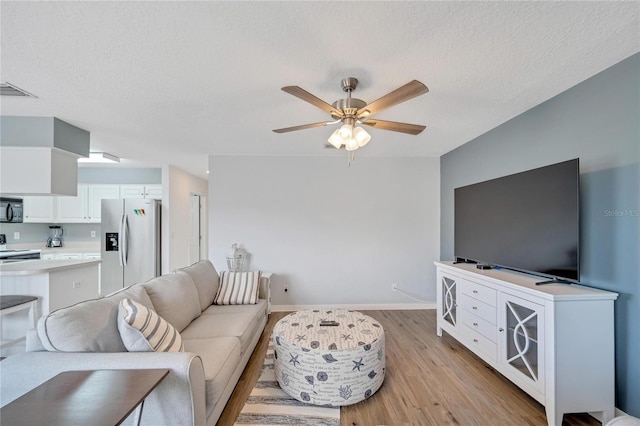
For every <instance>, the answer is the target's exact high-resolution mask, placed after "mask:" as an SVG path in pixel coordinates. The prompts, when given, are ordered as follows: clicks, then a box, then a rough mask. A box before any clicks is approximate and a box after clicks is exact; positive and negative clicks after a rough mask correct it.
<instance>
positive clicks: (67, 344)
mask: <svg viewBox="0 0 640 426" xmlns="http://www.w3.org/2000/svg"><path fill="white" fill-rule="evenodd" d="M218 284H219V277H218V273H217V272H216V270H215V268H214V267H213V265H212V264H211V262H209V261H200V262H198V263H196V264H194V265H191V266H189V267H187V268H183V269H180V270H177V271H174V272H173V273H171V274H167V275H163V276H161V277H158V278H154V279H152V280H150V281H148V282H146V283H141V284H136V285H133V286H131V287H128V288H126V289H124V290H122V291H119V292H116V293H114V294H112V295H109V296H107V297H105V298H101V299H96V300H89V301H85V302H81V303H79V304H76V305H73V306H71V307H68V308H64V309H60V310H57V311H54V312H52V313H50V314H49V315H47V316H45V317H42V318H41V319H40V321H39V322H38V330H37V336H36V335H35V333H32V334H31V335H30V337H29V344H28V348H27V349H28V352H27V353H25V354H20V355H15V356H12V357H9V358H7V359H5V360H3V361H2V362H1V363H0V374H1V379H0V404H1V405H6V404H8V403H9V402H11V401H13V400H14V399H16V398H17V397H19V396H20V395H22V394H24V393H26V392H28V391H29V390H30V389H33V388H34V387H36V386H38V385H39V384H41V383H43V382H44V381H46V380H48V379H50V378H51V377H53V376H55V375H56V374H58V373H60V372H62V371H68V370H92V369H135V368H168V369H170V374H169V375H168V376H167V378H166V379H165V380H164V381H163V382H162V383H161V384H160V385H159V386H158V388H156V390H155V391H153V392H152V393H151V394H150V395H149V396H148V397H147V399H146V401H145V404H144V411H143V415H142V422H141V423H142V424H144V425H154V426H156V425H176V426H177V425H205V424H206V425H214V424H215V423H216V422H217V420H218V418H219V417H220V414H221V412H222V410H223V409H224V406H225V404H226V403H227V401H228V399H229V397H230V396H231V393H232V392H233V389H234V388H235V385H236V383H237V382H238V379H239V378H240V375H241V374H242V371H243V370H244V368H245V366H246V364H247V362H248V360H249V358H250V357H251V354H252V352H253V350H254V348H255V346H256V344H257V342H258V340H259V338H260V336H261V334H262V331H263V329H264V326H265V324H266V321H267V316H268V313H269V306H268V302H269V280H268V279H266V278H262V279H261V282H260V292H259V297H260V298H259V299H258V303H257V304H255V305H231V306H218V305H212V302H213V299H214V296H215V294H216V291H217V288H218ZM125 297H128V298H130V299H131V300H133V301H136V302H138V303H140V304H142V305H145V306H146V307H149V308H151V309H153V310H155V311H156V312H157V313H158V314H159V315H160V316H161V317H162V318H164V319H165V320H166V321H168V322H169V323H170V324H171V325H173V326H174V327H175V328H176V329H177V330H178V331H179V332H180V335H181V337H182V341H183V344H184V352H171V353H169V352H127V350H126V348H125V346H124V343H123V341H122V339H121V338H120V334H119V331H118V320H119V318H118V304H119V303H120V301H121V300H122V299H123V298H125ZM120 319H121V318H120ZM96 403H97V404H99V403H100V402H99V401H96ZM130 417H133V416H130ZM132 420H133V419H132V418H130V419H128V421H129V422H131V421H132Z"/></svg>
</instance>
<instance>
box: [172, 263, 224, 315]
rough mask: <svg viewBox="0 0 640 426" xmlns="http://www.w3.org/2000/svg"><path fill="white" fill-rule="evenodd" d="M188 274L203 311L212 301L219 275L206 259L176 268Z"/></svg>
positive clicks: (216, 289)
mask: <svg viewBox="0 0 640 426" xmlns="http://www.w3.org/2000/svg"><path fill="white" fill-rule="evenodd" d="M178 270H179V271H183V272H186V273H187V274H189V276H190V277H191V279H192V280H193V283H194V284H195V286H196V290H197V291H198V299H199V301H200V310H201V311H204V310H205V309H207V307H208V306H210V305H211V304H212V303H213V298H214V297H215V296H216V292H217V291H218V284H219V281H220V276H219V275H218V271H216V268H215V267H214V266H213V264H212V263H211V262H210V261H208V260H201V261H200V262H196V263H194V264H193V265H191V266H187V267H186V268H182V269H178Z"/></svg>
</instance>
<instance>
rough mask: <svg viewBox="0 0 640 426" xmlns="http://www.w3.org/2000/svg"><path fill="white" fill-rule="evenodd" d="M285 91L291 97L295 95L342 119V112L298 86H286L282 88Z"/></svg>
mask: <svg viewBox="0 0 640 426" xmlns="http://www.w3.org/2000/svg"><path fill="white" fill-rule="evenodd" d="M282 90H283V91H285V92H287V93H288V94H290V95H293V96H295V97H297V98H300V99H302V100H303V101H306V102H309V103H310V104H311V105H314V106H316V107H318V108H320V109H321V110H323V111H326V112H328V113H329V114H331V115H335V116H339V117H342V115H343V114H342V111H340V110H337V109H335V108H334V107H332V106H331V105H329V104H328V103H326V102H325V101H323V100H322V99H320V98H318V97H317V96H315V95H312V94H311V93H309V92H307V91H306V90H304V89H303V88H301V87H298V86H285V87H283V88H282Z"/></svg>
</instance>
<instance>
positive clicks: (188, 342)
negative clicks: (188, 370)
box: [183, 337, 240, 406]
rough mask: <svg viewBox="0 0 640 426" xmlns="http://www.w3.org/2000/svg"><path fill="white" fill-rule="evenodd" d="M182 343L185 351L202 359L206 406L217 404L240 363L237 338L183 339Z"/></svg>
mask: <svg viewBox="0 0 640 426" xmlns="http://www.w3.org/2000/svg"><path fill="white" fill-rule="evenodd" d="M183 342H184V349H185V351H187V352H193V353H196V354H198V355H200V358H202V364H203V366H204V380H205V401H206V404H207V406H210V405H213V404H215V403H217V402H218V400H219V399H220V395H221V394H222V392H223V390H224V388H225V387H226V386H227V384H228V382H229V380H230V379H231V375H232V374H233V372H234V370H235V369H236V367H237V366H238V364H239V363H240V341H239V340H238V338H237V337H215V338H206V339H184V340H183Z"/></svg>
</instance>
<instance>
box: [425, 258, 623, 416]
mask: <svg viewBox="0 0 640 426" xmlns="http://www.w3.org/2000/svg"><path fill="white" fill-rule="evenodd" d="M435 265H436V269H437V315H438V319H437V334H438V336H442V330H444V331H446V332H447V333H448V334H450V335H451V336H452V337H454V338H455V339H456V340H458V341H459V342H460V343H462V344H463V345H465V346H466V347H467V348H468V349H469V350H471V351H472V352H474V353H475V354H476V355H478V356H479V357H480V358H482V359H483V360H484V361H485V362H486V363H488V364H489V365H491V366H492V367H493V368H494V369H496V370H497V371H498V372H500V373H501V374H502V375H504V376H505V377H506V378H508V379H509V380H511V381H512V382H513V383H515V384H516V385H517V386H518V387H520V388H521V389H522V390H523V391H525V392H526V393H528V394H529V395H531V396H532V397H533V398H535V399H536V400H537V401H538V402H540V403H541V404H542V405H544V406H545V410H546V414H547V422H548V424H549V425H550V426H561V425H562V417H563V415H564V413H582V412H588V413H591V414H592V415H594V417H596V418H599V420H600V421H602V423H603V424H605V423H606V422H607V421H609V420H611V419H612V418H613V417H614V406H615V389H614V383H615V381H614V380H615V379H614V322H613V321H614V319H613V302H614V301H615V299H616V298H617V297H618V295H617V293H612V292H608V291H604V290H598V289H594V288H589V287H584V286H581V285H575V284H572V285H567V284H548V285H541V286H537V285H536V284H535V283H536V282H539V281H542V280H543V279H542V278H540V277H535V276H531V275H527V274H521V273H517V272H513V271H507V270H504V269H488V270H480V269H477V268H476V267H475V265H473V264H453V262H435Z"/></svg>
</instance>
